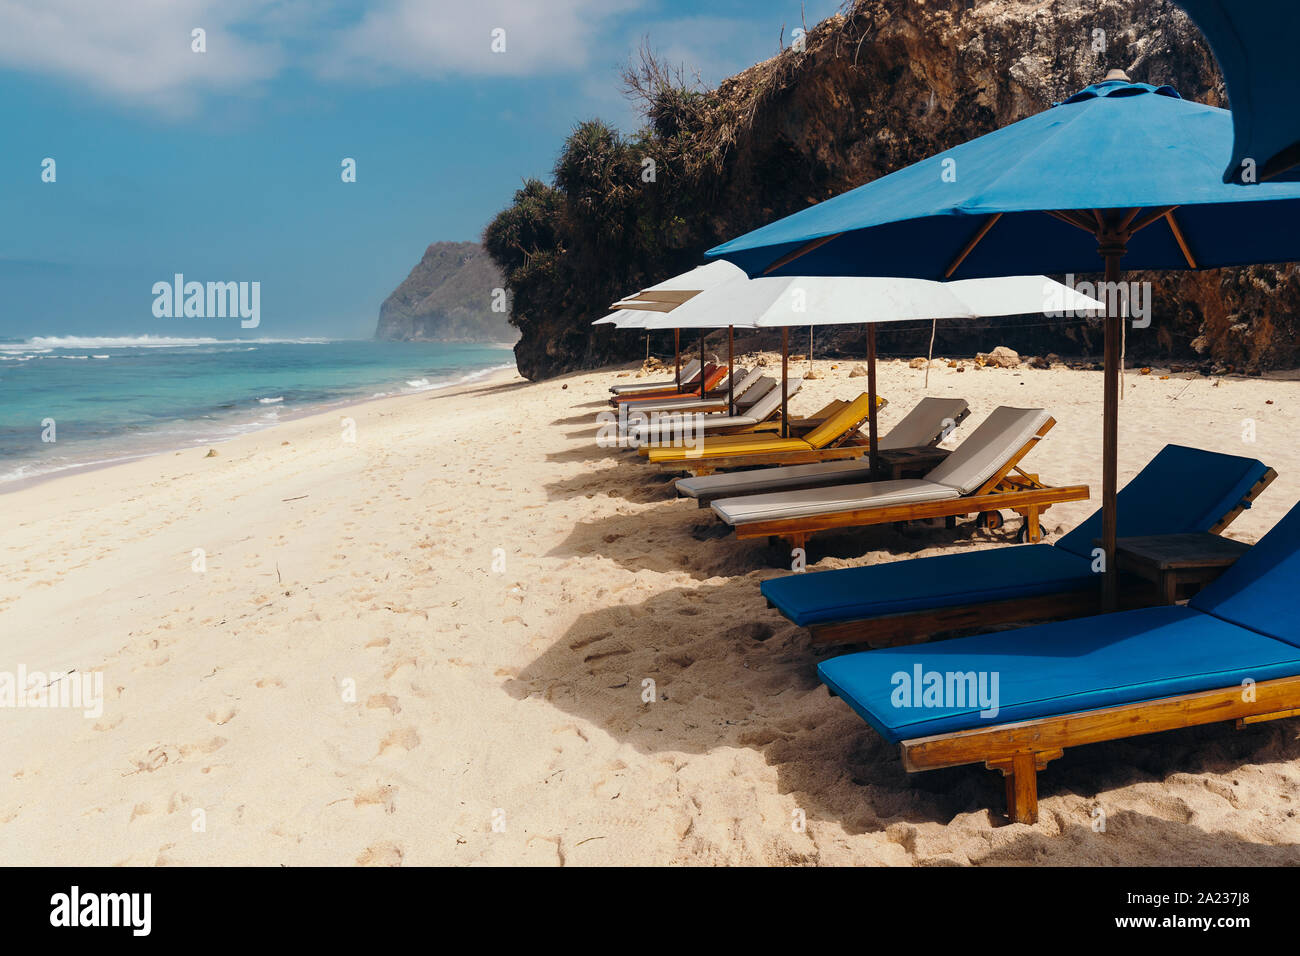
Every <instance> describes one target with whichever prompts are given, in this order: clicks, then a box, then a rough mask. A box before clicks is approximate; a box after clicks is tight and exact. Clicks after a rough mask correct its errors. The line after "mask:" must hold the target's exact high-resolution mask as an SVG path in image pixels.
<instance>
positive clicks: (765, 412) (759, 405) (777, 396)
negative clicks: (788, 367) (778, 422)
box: [745, 378, 803, 422]
mask: <svg viewBox="0 0 1300 956" xmlns="http://www.w3.org/2000/svg"><path fill="white" fill-rule="evenodd" d="M802 384H803V379H801V378H792V379H789V380H788V381H787V382H786V385H787V388H786V392H787V394H788V395H790V396H791V397H794V393H795V392H797V391H799V386H800V385H802ZM780 407H781V383H780V382H773V387H772V389H771V390H770V391H768V393H767V394H766V395H764V396H763V397H762V398H760V399H759V400H758V401H757V402H755V403H754V405H753V407H752V408H750V410H749V411H747V412H745V417H746V418H754V419H757V420H758V421H760V422H763V421H767V419H769V418H771V417H772V416H773V415H775V414H776V410H777V409H778V408H780Z"/></svg>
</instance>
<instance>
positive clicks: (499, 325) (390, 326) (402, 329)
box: [375, 242, 518, 342]
mask: <svg viewBox="0 0 1300 956" xmlns="http://www.w3.org/2000/svg"><path fill="white" fill-rule="evenodd" d="M503 288H505V280H504V278H503V276H502V275H501V270H500V269H498V268H497V267H496V265H495V263H493V262H492V259H491V257H490V256H488V254H487V253H486V252H485V251H484V249H483V247H482V246H480V245H479V244H478V243H477V242H435V243H434V244H433V245H431V246H429V248H428V249H426V250H424V257H423V258H422V259H421V260H420V261H419V262H418V263H417V264H416V266H415V268H414V269H412V270H411V274H410V275H408V276H407V277H406V280H405V281H404V282H402V284H401V285H399V286H398V287H397V288H396V289H395V290H394V291H393V293H392V295H390V296H389V297H388V298H387V299H385V300H384V304H383V305H381V306H380V307H379V325H378V327H377V328H376V329H375V338H377V339H387V340H389V341H399V342H509V341H511V340H513V339H514V338H515V337H516V336H517V335H518V333H517V332H516V331H515V330H514V329H512V328H511V327H510V325H509V322H508V318H507V315H506V314H505V313H504V312H499V311H498V312H494V311H492V305H493V300H494V293H493V290H496V289H503ZM497 300H498V301H504V299H503V298H502V297H501V296H497Z"/></svg>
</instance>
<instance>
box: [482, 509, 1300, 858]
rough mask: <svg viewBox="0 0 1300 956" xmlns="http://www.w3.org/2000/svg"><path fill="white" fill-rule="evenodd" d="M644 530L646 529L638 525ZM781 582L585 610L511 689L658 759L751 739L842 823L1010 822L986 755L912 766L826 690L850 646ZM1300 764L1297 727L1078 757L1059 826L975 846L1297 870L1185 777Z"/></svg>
mask: <svg viewBox="0 0 1300 956" xmlns="http://www.w3.org/2000/svg"><path fill="white" fill-rule="evenodd" d="M642 525H643V522H633V523H632V525H629V528H628V532H629V534H631V533H634V526H635V527H640V526H642ZM617 543H618V542H617V541H615V542H612V543H611V545H613V544H617ZM697 550H699V549H698V548H697ZM657 570H662V571H664V572H669V571H672V570H680V558H678V557H665V558H664V559H663V562H662V565H661V567H660V568H658V569H657ZM770 576H772V575H771V572H762V571H751V572H750V573H748V574H745V575H743V576H739V577H732V578H729V579H724V580H720V581H709V582H708V583H705V584H702V585H697V586H688V587H680V588H673V589H670V590H666V591H660V592H658V593H656V594H654V595H653V596H651V597H649V598H647V599H646V600H644V601H642V602H640V603H632V602H629V603H622V604H615V605H612V606H609V607H604V608H601V609H598V610H595V611H591V612H588V613H586V614H583V615H582V616H581V617H579V618H578V619H577V621H576V622H575V623H574V624H573V626H572V627H571V628H570V629H569V630H568V631H567V632H566V633H565V634H564V635H563V636H562V637H561V638H560V639H559V640H557V641H556V642H555V643H554V644H553V645H552V646H551V647H550V648H549V649H548V650H546V651H545V652H544V653H542V654H540V655H539V656H538V657H536V658H535V659H534V660H533V661H532V662H530V663H529V664H528V665H527V666H526V667H524V668H523V669H522V670H521V671H520V672H519V674H518V676H517V677H516V678H514V679H511V680H508V681H506V682H505V684H504V685H503V687H504V690H505V691H506V692H507V693H509V694H510V695H511V696H513V697H515V698H517V699H523V698H525V697H537V698H542V699H544V700H546V701H548V702H549V703H551V704H552V705H553V706H555V707H557V708H559V709H560V710H562V711H564V712H566V713H569V714H572V715H573V716H575V717H579V718H581V719H583V720H584V721H590V722H591V723H592V724H594V725H596V726H599V727H601V728H602V729H603V730H604V731H606V732H607V733H609V734H611V735H612V736H613V737H615V738H616V739H618V740H619V741H621V742H624V743H627V744H629V745H631V746H633V747H635V748H636V749H637V750H639V751H640V752H642V753H645V754H661V753H668V752H681V753H686V754H704V753H710V752H713V751H717V750H726V749H739V748H744V749H749V750H753V751H755V752H757V753H759V754H760V755H761V756H762V758H763V759H764V760H765V761H766V763H767V764H768V765H770V766H772V767H773V768H775V770H776V773H777V778H778V787H779V790H780V792H781V793H784V794H790V795H792V796H793V797H794V798H795V799H796V800H797V805H798V806H799V807H801V808H803V809H804V811H805V813H806V814H807V817H808V820H809V822H810V825H813V824H815V822H816V821H823V822H834V823H836V824H838V825H839V826H842V827H843V828H844V829H845V830H846V831H847V832H848V833H850V834H863V833H874V832H880V831H883V830H884V829H885V828H887V827H890V826H892V825H895V824H904V825H907V824H912V825H916V824H923V823H936V824H940V825H945V824H949V823H952V822H954V818H957V817H961V816H963V815H966V816H965V818H964V820H963V821H962V823H961V824H960V825H959V826H960V828H961V830H962V832H963V833H965V834H966V835H967V836H970V835H971V834H972V833H976V832H982V831H986V830H987V829H988V827H989V826H990V825H994V824H1000V823H1002V822H1003V821H1004V816H1003V814H1004V810H1005V807H1004V804H1003V799H1004V794H1003V783H1002V778H1001V777H1000V776H999V775H997V774H995V773H992V772H990V771H987V770H985V769H984V768H983V767H982V766H980V765H974V766H967V767H955V768H948V769H944V770H938V771H931V772H927V773H920V774H908V773H906V772H905V771H904V770H903V767H902V764H901V761H900V760H899V758H898V753H897V749H896V748H895V747H894V746H893V745H891V744H888V743H886V742H885V741H884V740H883V739H882V738H881V737H879V736H878V735H877V734H876V733H875V732H874V731H873V730H872V729H871V728H870V727H868V726H867V725H866V724H865V723H863V722H862V721H861V720H860V719H859V718H858V717H857V716H856V715H855V714H854V713H853V712H852V711H851V710H850V709H849V708H848V707H847V706H846V705H845V704H844V703H843V702H842V701H839V700H837V699H834V698H832V697H831V696H830V695H829V694H828V692H827V691H826V689H825V687H823V686H822V685H821V683H820V681H819V680H818V678H817V675H816V664H817V662H818V661H819V660H821V659H823V658H824V657H826V656H831V655H833V654H840V653H845V652H846V650H852V648H834V649H831V650H829V651H820V650H817V651H815V650H813V649H812V648H810V646H809V644H808V638H807V636H806V635H805V634H804V633H803V632H802V631H801V630H800V629H798V628H796V627H794V626H793V625H791V624H790V623H789V622H788V621H786V620H785V619H784V618H783V617H781V616H780V615H779V614H778V613H776V612H775V611H773V610H769V609H767V608H766V607H765V605H764V602H763V600H762V598H761V596H760V595H759V592H758V585H759V582H760V581H761V580H763V579H764V578H765V577H770ZM720 675H721V678H720ZM647 679H649V680H653V681H654V691H655V702H654V703H650V704H647V703H643V702H642V694H643V691H644V686H645V685H644V684H643V682H644V681H646V680H647ZM1297 759H1300V742H1298V740H1297V724H1296V722H1295V721H1279V722H1275V723H1272V724H1262V725H1258V726H1253V727H1250V728H1248V729H1246V730H1243V731H1237V730H1235V729H1234V728H1233V726H1232V725H1230V724H1220V725H1212V726H1208V727H1198V728H1191V729H1189V730H1185V731H1178V732H1175V733H1166V734H1161V735H1158V736H1154V737H1140V738H1133V739H1131V740H1124V741H1115V742H1111V743H1106V744H1098V745H1093V746H1089V747H1082V748H1078V749H1076V750H1071V751H1067V752H1066V754H1065V756H1064V757H1063V758H1062V759H1060V760H1057V761H1055V762H1053V763H1052V764H1051V766H1050V767H1049V768H1048V769H1047V770H1046V771H1044V772H1043V773H1041V774H1040V775H1039V788H1040V789H1039V792H1040V798H1041V799H1042V800H1043V801H1046V805H1045V806H1044V807H1043V809H1042V815H1043V819H1044V820H1046V821H1047V822H1048V823H1049V824H1054V825H1052V826H1050V827H1048V828H1047V829H1042V828H1039V829H1033V828H1028V827H1020V826H1017V827H1014V828H1008V829H1006V830H1001V829H1000V830H998V832H997V834H996V835H995V838H994V839H992V840H988V839H983V838H981V839H980V840H978V841H975V842H974V843H971V842H970V841H967V842H968V846H967V849H966V851H965V852H966V855H967V856H968V858H969V859H970V860H972V861H974V862H978V863H990V864H997V863H1013V862H1015V863H1024V862H1025V861H1026V860H1031V859H1032V860H1034V861H1035V862H1041V863H1059V864H1078V863H1087V862H1093V863H1106V862H1112V863H1113V862H1120V861H1128V862H1132V861H1133V860H1134V859H1135V856H1134V849H1133V847H1134V843H1135V841H1136V843H1137V844H1138V845H1139V846H1143V845H1149V848H1150V852H1149V853H1147V854H1146V855H1144V856H1141V857H1140V858H1142V859H1144V860H1147V861H1152V862H1154V861H1161V860H1165V861H1170V862H1178V863H1198V862H1207V863H1208V862H1212V861H1218V862H1225V861H1226V862H1237V863H1282V862H1289V863H1294V862H1296V860H1297V856H1296V848H1295V847H1281V846H1269V845H1265V844H1257V843H1253V842H1250V841H1248V840H1243V839H1241V838H1239V837H1237V836H1234V835H1231V834H1226V833H1222V832H1217V831H1214V830H1212V829H1207V828H1203V827H1201V826H1198V821H1199V820H1200V819H1201V818H1200V817H1199V816H1198V813H1197V811H1196V810H1195V809H1194V805H1193V804H1192V803H1189V802H1187V801H1184V800H1183V799H1182V798H1181V797H1180V796H1179V795H1178V792H1179V789H1180V788H1181V789H1183V790H1186V788H1187V787H1194V788H1195V793H1196V794H1197V800H1198V801H1203V800H1204V791H1205V790H1209V791H1210V793H1211V795H1212V799H1215V800H1222V801H1224V802H1225V803H1224V805H1225V806H1236V802H1237V798H1236V796H1235V795H1234V793H1233V792H1232V786H1230V785H1228V784H1225V783H1223V782H1222V781H1220V780H1218V779H1217V778H1194V779H1193V778H1190V777H1189V776H1187V775H1192V774H1198V773H1204V772H1206V771H1213V772H1216V773H1219V774H1225V775H1228V776H1229V777H1231V776H1232V775H1233V774H1234V773H1235V772H1238V771H1239V770H1242V768H1243V765H1246V764H1259V765H1262V766H1256V767H1251V768H1249V773H1251V774H1252V775H1256V776H1257V775H1260V774H1262V775H1264V776H1265V778H1267V777H1268V776H1269V775H1272V774H1276V773H1277V771H1276V770H1275V769H1274V768H1273V767H1271V766H1269V765H1270V764H1283V763H1285V762H1289V761H1295V760H1297ZM1243 772H1245V771H1243ZM1134 783H1139V784H1140V783H1151V784H1156V785H1158V786H1159V787H1160V790H1159V792H1158V794H1157V795H1155V796H1154V797H1152V796H1151V795H1150V794H1147V795H1144V799H1147V800H1148V802H1153V803H1155V804H1156V805H1157V806H1159V808H1160V810H1161V811H1162V812H1161V815H1160V817H1158V818H1157V817H1149V816H1145V815H1143V814H1141V813H1137V812H1134V811H1131V810H1129V809H1127V808H1125V807H1123V806H1119V807H1116V806H1114V805H1115V803H1116V802H1117V801H1118V800H1122V799H1127V798H1128V795H1125V796H1124V797H1122V798H1120V797H1111V796H1109V794H1110V792H1111V791H1114V790H1117V789H1119V788H1122V787H1125V786H1128V785H1131V784H1134ZM1220 791H1222V792H1220ZM1053 798H1062V799H1056V800H1054V799H1053ZM1098 805H1100V806H1102V807H1103V808H1104V809H1107V817H1108V819H1107V832H1106V833H1094V832H1093V830H1092V811H1093V808H1094V807H1096V806H1098ZM1288 812H1289V813H1292V814H1294V812H1295V811H1294V810H1291V811H1288V810H1286V809H1285V808H1284V807H1279V809H1278V815H1279V818H1282V817H1285V815H1286V814H1287V813H1288ZM1280 822H1283V823H1285V822H1286V821H1285V820H1281V819H1280ZM972 827H973V828H974V830H972ZM892 835H894V836H898V833H897V832H895V833H894V834H892ZM902 839H904V840H906V839H908V837H907V836H906V832H904V833H903V836H902ZM971 847H974V849H972V848H971ZM919 855H920V856H924V855H925V854H924V853H923V852H922V853H920V854H919ZM933 862H942V857H941V855H936V859H935V860H934V861H933ZM960 862H964V860H962V861H960Z"/></svg>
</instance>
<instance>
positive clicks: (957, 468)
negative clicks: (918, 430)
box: [925, 405, 1052, 495]
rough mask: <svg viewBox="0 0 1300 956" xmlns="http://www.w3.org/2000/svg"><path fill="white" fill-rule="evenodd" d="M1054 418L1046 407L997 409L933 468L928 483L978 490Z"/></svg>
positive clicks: (965, 490)
mask: <svg viewBox="0 0 1300 956" xmlns="http://www.w3.org/2000/svg"><path fill="white" fill-rule="evenodd" d="M1051 417H1052V416H1051V415H1049V414H1048V413H1047V409H1045V408H1010V407H1008V406H1006V405H1003V406H1001V407H1000V408H995V409H994V410H993V414H991V415H990V416H989V417H988V418H986V419H984V421H983V422H981V423H980V427H979V428H977V429H975V431H974V432H972V433H971V434H970V435H968V436H967V438H966V440H965V441H963V442H962V443H961V444H960V445H958V446H957V450H956V451H954V452H953V453H952V454H951V455H949V456H948V457H947V458H945V459H944V460H943V461H942V462H941V463H939V464H938V465H936V466H935V467H934V468H932V469H930V473H929V474H928V475H926V476H925V480H926V481H933V482H935V483H936V484H940V485H948V486H949V487H950V488H956V489H957V491H958V492H960V493H961V494H963V495H968V494H970V493H971V492H972V491H977V490H978V489H979V488H980V487H981V486H982V485H983V484H984V483H985V482H986V481H988V480H989V479H990V478H992V477H993V476H994V475H995V474H997V473H998V471H999V470H1000V469H1002V468H1003V467H1005V466H1006V463H1007V462H1008V461H1010V460H1011V458H1012V457H1013V456H1014V455H1015V454H1016V452H1018V451H1020V449H1022V448H1024V447H1025V444H1026V443H1027V442H1028V441H1029V440H1030V439H1031V438H1033V437H1034V435H1036V434H1037V433H1038V430H1039V429H1040V428H1042V427H1043V425H1045V424H1046V423H1047V420H1048V419H1049V418H1051Z"/></svg>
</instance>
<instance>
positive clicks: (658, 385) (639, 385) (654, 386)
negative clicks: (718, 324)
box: [609, 359, 700, 395]
mask: <svg viewBox="0 0 1300 956" xmlns="http://www.w3.org/2000/svg"><path fill="white" fill-rule="evenodd" d="M699 368H700V360H699V359H691V360H690V361H689V362H687V363H686V364H685V365H683V366H682V368H681V378H682V379H683V380H689V379H693V378H694V377H695V373H696V372H697V371H699ZM677 386H678V380H677V379H675V378H670V379H659V380H657V381H654V382H629V383H628V384H626V385H611V386H610V387H609V391H610V394H611V395H632V394H635V393H637V392H661V391H664V390H666V389H674V388H677Z"/></svg>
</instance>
